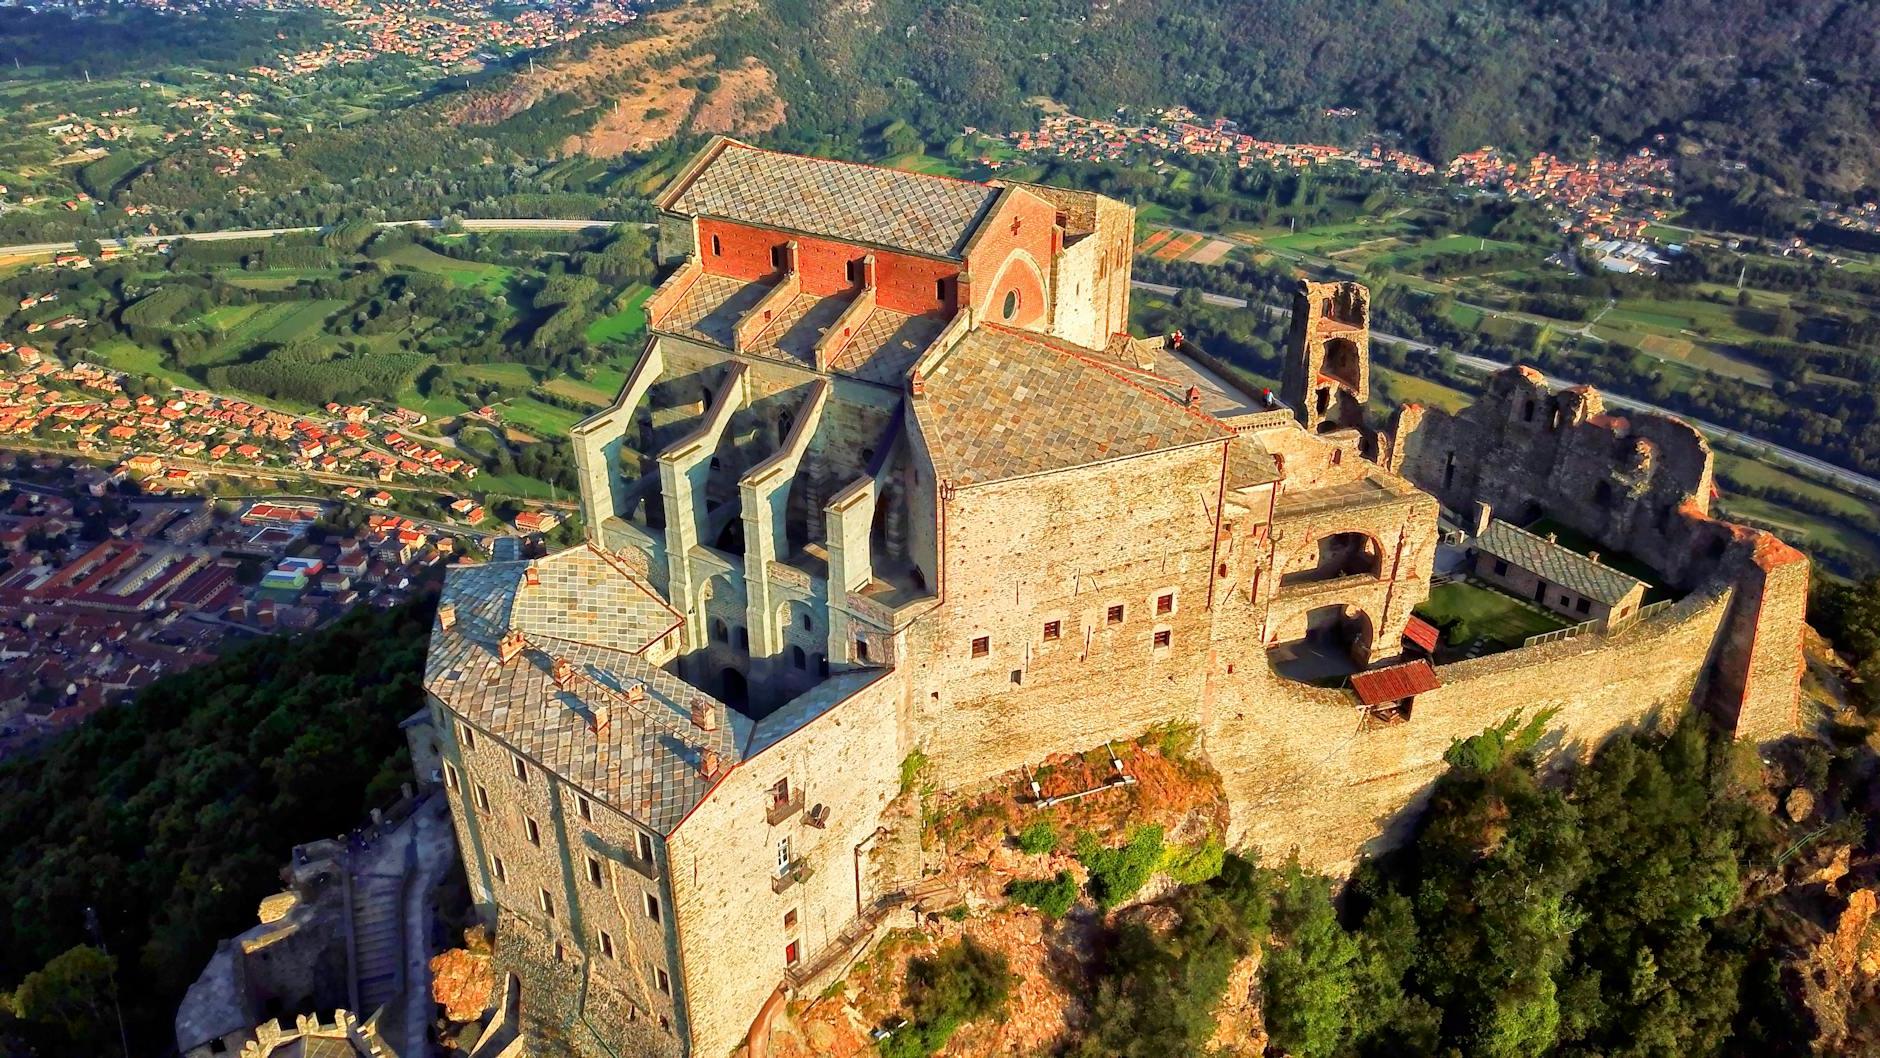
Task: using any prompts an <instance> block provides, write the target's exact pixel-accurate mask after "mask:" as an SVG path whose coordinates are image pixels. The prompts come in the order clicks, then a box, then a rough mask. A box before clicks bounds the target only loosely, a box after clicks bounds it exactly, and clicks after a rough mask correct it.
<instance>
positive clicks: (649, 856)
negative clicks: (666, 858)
mask: <svg viewBox="0 0 1880 1058" xmlns="http://www.w3.org/2000/svg"><path fill="white" fill-rule="evenodd" d="M639 838H640V859H642V860H645V861H646V862H647V863H651V862H653V835H651V834H648V833H646V832H645V831H641V832H640V834H639Z"/></svg>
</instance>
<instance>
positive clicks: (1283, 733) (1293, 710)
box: [1203, 590, 1728, 870]
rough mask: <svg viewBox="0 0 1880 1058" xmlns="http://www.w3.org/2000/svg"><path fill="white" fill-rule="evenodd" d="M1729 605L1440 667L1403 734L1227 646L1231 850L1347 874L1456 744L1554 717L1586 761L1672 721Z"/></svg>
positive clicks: (1341, 698) (1211, 699)
mask: <svg viewBox="0 0 1880 1058" xmlns="http://www.w3.org/2000/svg"><path fill="white" fill-rule="evenodd" d="M1727 603H1728V592H1727V590H1725V591H1720V592H1714V593H1711V594H1707V595H1705V596H1700V597H1694V598H1692V599H1690V600H1687V601H1686V602H1684V603H1680V604H1679V605H1678V606H1675V607H1673V608H1672V609H1671V610H1669V611H1667V612H1665V613H1663V614H1660V615H1656V616H1654V617H1653V618H1650V619H1648V620H1646V621H1644V622H1641V623H1639V624H1638V625H1635V626H1633V627H1632V628H1631V629H1630V630H1628V631H1626V632H1624V633H1621V634H1619V635H1617V636H1613V637H1600V636H1584V637H1581V638H1578V639H1570V640H1565V641H1561V642H1556V643H1550V644H1545V645H1542V646H1538V647H1527V648H1523V649H1520V650H1514V651H1509V652H1507V653H1504V654H1497V655H1494V656H1491V657H1487V658H1480V659H1477V660H1474V661H1466V662H1461V663H1458V664H1453V665H1444V666H1440V667H1439V668H1438V669H1437V673H1438V676H1439V677H1440V678H1441V679H1442V681H1443V686H1442V687H1441V688H1440V689H1439V690H1436V691H1432V692H1429V693H1427V694H1422V695H1418V696H1417V698H1416V699H1415V703H1414V706H1413V708H1412V710H1411V716H1410V719H1409V721H1408V722H1407V723H1404V724H1400V725H1395V726H1384V727H1374V728H1372V729H1370V730H1360V728H1359V723H1358V720H1359V717H1358V713H1357V709H1356V705H1355V702H1354V701H1353V700H1352V698H1351V697H1350V696H1349V695H1347V694H1345V693H1343V692H1340V691H1332V690H1321V689H1317V688H1312V687H1307V686H1304V685H1301V684H1297V683H1292V682H1290V681H1286V680H1282V679H1280V678H1279V677H1277V676H1275V675H1273V673H1272V671H1271V669H1270V668H1268V667H1267V665H1266V664H1265V661H1264V659H1263V658H1262V657H1260V656H1259V655H1257V654H1253V653H1251V652H1249V651H1244V650H1241V651H1236V649H1235V647H1236V645H1238V644H1244V643H1246V642H1247V640H1246V639H1245V638H1244V637H1235V636H1233V635H1231V634H1229V635H1226V636H1224V637H1223V646H1222V648H1221V649H1220V651H1219V652H1218V655H1217V659H1216V666H1215V670H1214V674H1213V675H1212V677H1211V678H1210V680H1209V687H1208V697H1207V702H1206V706H1205V709H1204V728H1203V730H1204V745H1205V747H1206V749H1207V752H1208V755H1209V757H1210V758H1211V759H1212V760H1213V762H1214V764H1215V766H1216V767H1217V768H1219V769H1220V771H1221V774H1222V777H1223V779H1224V781H1225V784H1226V788H1227V794H1228V800H1229V804H1230V807H1231V812H1232V814H1231V817H1230V824H1229V827H1230V833H1229V837H1230V844H1232V845H1236V846H1253V847H1255V848H1257V849H1259V850H1260V852H1261V854H1262V855H1263V856H1264V857H1265V858H1266V859H1267V861H1268V862H1272V861H1274V860H1276V859H1281V858H1284V857H1285V856H1286V855H1287V854H1288V853H1289V852H1290V851H1291V850H1293V849H1297V850H1298V851H1299V854H1300V857H1301V859H1302V860H1303V861H1304V862H1306V863H1308V864H1311V865H1314V866H1318V867H1322V868H1325V869H1330V870H1338V869H1342V868H1344V867H1346V866H1348V865H1349V864H1350V862H1351V860H1352V858H1353V857H1354V856H1355V855H1357V854H1358V853H1359V851H1360V850H1361V849H1365V848H1369V847H1376V846H1378V845H1381V844H1383V843H1385V842H1388V841H1390V840H1392V839H1395V838H1398V837H1400V836H1401V831H1400V830H1396V829H1394V828H1396V827H1400V826H1401V825H1402V824H1403V823H1405V822H1407V820H1408V819H1409V815H1408V814H1407V811H1406V810H1407V809H1408V808H1410V807H1412V806H1414V804H1415V803H1416V802H1417V801H1418V800H1419V799H1420V798H1421V796H1422V795H1423V794H1424V793H1426V792H1427V789H1428V786H1429V784H1430V782H1431V781H1432V780H1434V779H1435V777H1436V776H1437V775H1438V774H1439V773H1440V772H1441V771H1442V769H1443V767H1444V765H1443V759H1442V756H1443V752H1444V751H1445V750H1447V749H1448V748H1449V745H1450V741H1451V740H1452V739H1456V738H1466V737H1468V736H1470V735H1474V734H1477V733H1479V732H1481V731H1482V730H1483V729H1484V728H1486V727H1488V726H1490V725H1492V724H1495V723H1498V722H1500V721H1501V720H1503V719H1504V718H1505V717H1507V716H1508V715H1510V714H1512V713H1515V712H1523V713H1524V714H1525V715H1527V716H1532V715H1534V713H1535V712H1536V711H1537V710H1540V709H1546V708H1558V709H1559V710H1560V713H1559V715H1558V716H1557V717H1556V718H1555V719H1554V722H1553V726H1554V727H1555V728H1557V729H1559V730H1560V739H1559V748H1561V749H1563V750H1567V751H1572V752H1584V751H1585V750H1588V749H1590V748H1592V747H1593V746H1595V745H1596V744H1598V743H1599V742H1600V741H1601V740H1602V739H1604V738H1606V737H1607V736H1608V735H1610V734H1611V733H1612V732H1614V731H1616V730H1620V729H1622V728H1624V727H1627V726H1629V725H1633V724H1636V723H1639V722H1641V721H1643V720H1644V719H1645V718H1647V717H1648V716H1650V715H1651V714H1652V713H1654V711H1658V710H1662V711H1663V712H1664V713H1665V714H1666V715H1673V714H1675V713H1676V712H1677V711H1678V710H1681V709H1682V708H1683V707H1684V706H1685V705H1686V704H1688V703H1689V702H1690V700H1691V697H1692V695H1693V693H1694V691H1695V690H1696V689H1697V688H1698V685H1699V682H1700V673H1701V672H1702V671H1703V669H1704V667H1705V663H1706V661H1707V660H1708V658H1709V656H1710V654H1711V651H1712V647H1713V645H1714V644H1715V643H1716V641H1717V639H1718V634H1719V629H1720V627H1721V626H1722V623H1723V620H1724V616H1725V610H1726V606H1727ZM1234 619H1235V618H1234V615H1233V614H1223V615H1221V620H1222V621H1223V622H1231V621H1233V620H1234ZM1229 665H1232V672H1231V673H1229V671H1228V666H1229Z"/></svg>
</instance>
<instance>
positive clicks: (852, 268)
mask: <svg viewBox="0 0 1880 1058" xmlns="http://www.w3.org/2000/svg"><path fill="white" fill-rule="evenodd" d="M848 275H849V282H851V283H859V282H861V281H862V262H860V261H850V262H849V263H848Z"/></svg>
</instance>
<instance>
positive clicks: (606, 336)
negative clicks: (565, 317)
mask: <svg viewBox="0 0 1880 1058" xmlns="http://www.w3.org/2000/svg"><path fill="white" fill-rule="evenodd" d="M652 296H653V288H652V287H650V286H647V285H646V284H645V283H635V284H633V285H632V286H631V287H628V288H627V290H626V292H625V293H624V294H623V295H622V296H621V297H620V298H616V299H615V302H616V303H617V304H619V305H620V306H621V307H620V309H619V310H618V311H616V312H614V313H612V314H610V315H606V316H602V317H600V318H599V319H597V320H595V321H594V322H593V323H590V324H588V328H587V340H588V341H589V342H591V343H593V344H596V345H598V344H600V343H602V342H615V341H624V340H626V339H627V338H630V337H632V336H633V335H636V334H638V333H640V332H641V331H644V330H645V329H646V307H645V306H646V299H647V298H650V297H652Z"/></svg>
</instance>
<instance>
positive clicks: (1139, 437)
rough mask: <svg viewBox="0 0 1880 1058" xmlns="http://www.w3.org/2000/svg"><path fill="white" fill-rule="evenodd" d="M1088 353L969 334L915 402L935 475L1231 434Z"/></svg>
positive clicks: (962, 481) (1050, 462)
mask: <svg viewBox="0 0 1880 1058" xmlns="http://www.w3.org/2000/svg"><path fill="white" fill-rule="evenodd" d="M1095 355H1096V354H1094V353H1089V352H1088V351H1085V352H1079V351H1078V349H1077V347H1076V346H1073V345H1070V344H1068V343H1064V342H1059V341H1056V340H1054V339H1050V338H1046V337H1043V336H1041V335H1035V334H1027V333H1024V332H1020V331H1014V330H1009V329H1007V328H1004V327H998V326H991V325H987V326H981V327H978V328H975V329H974V330H972V331H970V332H968V333H967V334H966V335H965V336H964V337H963V338H961V339H960V341H959V342H958V343H957V344H956V345H954V347H953V348H952V349H950V350H948V351H947V353H946V355H945V356H944V357H942V358H941V359H940V361H939V362H938V364H936V365H935V366H933V367H932V369H931V373H930V374H929V375H927V376H926V377H925V378H923V380H922V383H923V387H924V393H923V394H922V395H921V396H918V397H915V398H914V399H913V406H914V413H915V415H916V417H917V420H918V422H919V423H920V429H921V433H922V435H923V436H924V437H925V438H926V440H927V446H928V449H929V450H930V452H931V453H932V456H933V462H934V469H935V472H936V473H937V474H938V475H939V476H940V477H941V478H942V479H945V480H948V481H950V482H952V483H953V484H954V485H955V486H964V485H977V484H984V483H986V482H989V481H1002V480H1005V479H1007V478H1015V477H1022V476H1024V475H1026V474H1038V473H1043V472H1046V471H1052V470H1064V469H1068V468H1070V467H1076V466H1084V465H1086V464H1090V463H1100V462H1104V461H1106V460H1111V459H1120V458H1124V457H1126V456H1134V455H1142V454H1144V453H1147V452H1155V451H1161V450H1163V449H1168V448H1176V447H1180V446H1183V445H1190V444H1199V443H1203V442H1207V441H1216V440H1225V439H1227V438H1229V437H1232V436H1233V434H1232V433H1231V432H1230V431H1229V430H1228V429H1227V428H1226V427H1224V426H1222V425H1221V424H1220V423H1219V422H1218V421H1216V420H1215V419H1213V418H1210V417H1209V416H1206V415H1203V414H1201V413H1199V412H1196V411H1192V410H1190V409H1188V408H1186V407H1184V406H1182V404H1181V402H1180V401H1179V400H1178V399H1176V398H1175V396H1174V395H1172V394H1170V393H1168V392H1167V391H1166V390H1164V389H1162V388H1161V387H1159V386H1158V385H1157V381H1158V380H1156V379H1154V378H1153V377H1151V376H1146V375H1140V374H1132V373H1129V372H1126V371H1123V370H1121V369H1118V368H1112V367H1108V366H1105V365H1104V364H1102V363H1100V362H1099V361H1098V360H1097V359H1095V358H1094V357H1095Z"/></svg>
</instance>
